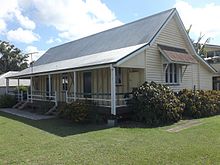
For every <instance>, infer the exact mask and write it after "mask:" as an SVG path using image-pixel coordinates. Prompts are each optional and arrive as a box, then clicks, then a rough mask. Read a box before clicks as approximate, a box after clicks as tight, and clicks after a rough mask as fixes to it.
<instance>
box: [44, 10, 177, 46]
mask: <svg viewBox="0 0 220 165" xmlns="http://www.w3.org/2000/svg"><path fill="white" fill-rule="evenodd" d="M174 10H176V8H171V9H168V10H165V11H162V12H159V13H155V14H153V15H150V16H146V17H143V18H140V19H138V20H135V21H132V22H129V23H126V24H123V25H120V26H116V27H113V28H110V29H107V30H104V31H100V32H97V33H94V34H91V35H88V36H85V37H82V38H78V39H76V40H73V41H69V42H66V43H63V44H61V45H57V46H54V47H51V48H49V49H53V48H57V47H60V46H63V45H66V44H69V43H74V42H77V41H79V40H83V39H86V38H89V37H91V36H95V35H98V34H101V33H105V32H108V31H112V30H114V29H117V28H121V27H124V26H127V25H130V24H134V23H137V22H140V21H143V20H145V19H148V18H151V17H155V16H157V15H161V14H163V13H167V12H170V13H172V12H173V11H174ZM166 21H167V19H166ZM166 21H165V22H166ZM162 26H163V25H162ZM49 49H48V50H49Z"/></svg>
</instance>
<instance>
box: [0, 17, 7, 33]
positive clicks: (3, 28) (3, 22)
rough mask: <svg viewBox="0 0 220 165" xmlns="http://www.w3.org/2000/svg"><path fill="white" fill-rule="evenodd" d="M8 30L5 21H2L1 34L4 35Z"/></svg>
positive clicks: (0, 25) (0, 23)
mask: <svg viewBox="0 0 220 165" xmlns="http://www.w3.org/2000/svg"><path fill="white" fill-rule="evenodd" d="M6 29H7V25H6V23H5V21H4V20H3V19H0V34H2V33H4V32H5V31H6Z"/></svg>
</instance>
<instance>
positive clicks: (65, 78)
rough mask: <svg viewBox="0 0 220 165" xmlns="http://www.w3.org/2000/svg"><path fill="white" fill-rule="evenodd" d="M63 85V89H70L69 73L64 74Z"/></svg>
mask: <svg viewBox="0 0 220 165" xmlns="http://www.w3.org/2000/svg"><path fill="white" fill-rule="evenodd" d="M62 86H63V90H64V91H67V89H68V76H67V74H63V77H62Z"/></svg>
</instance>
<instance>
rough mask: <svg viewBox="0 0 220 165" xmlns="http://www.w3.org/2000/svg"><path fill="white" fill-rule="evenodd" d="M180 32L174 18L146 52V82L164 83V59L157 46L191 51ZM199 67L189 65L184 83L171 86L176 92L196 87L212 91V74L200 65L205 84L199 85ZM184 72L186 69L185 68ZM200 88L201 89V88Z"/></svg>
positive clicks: (201, 77) (201, 76)
mask: <svg viewBox="0 0 220 165" xmlns="http://www.w3.org/2000/svg"><path fill="white" fill-rule="evenodd" d="M182 34H183V33H181V32H180V31H179V28H178V25H177V23H176V22H175V18H172V19H171V20H170V21H169V22H168V23H167V24H166V26H165V27H164V29H162V31H161V33H160V34H159V36H158V37H157V38H156V39H155V41H154V42H153V44H152V45H151V46H150V47H149V48H148V49H147V50H146V75H145V76H146V81H148V82H150V81H155V82H157V83H164V81H163V80H164V73H163V68H162V67H163V64H162V57H161V55H160V52H159V50H158V47H157V44H163V45H169V46H173V47H179V48H184V49H186V50H189V48H188V46H187V45H188V44H187V43H186V41H185V39H184V37H183V35H182ZM198 65H200V64H192V65H188V67H187V69H186V71H185V73H184V76H183V79H182V82H180V85H177V86H170V88H171V89H173V90H174V91H179V90H181V89H184V88H187V89H193V87H194V85H195V86H196V88H197V89H212V78H211V77H212V74H211V73H210V72H209V71H207V70H206V69H205V68H204V67H203V66H201V65H200V67H199V68H200V79H202V81H203V82H200V83H199V76H198V74H199V73H198ZM183 70H184V67H183ZM199 86H200V87H199Z"/></svg>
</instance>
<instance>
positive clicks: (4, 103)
mask: <svg viewBox="0 0 220 165" xmlns="http://www.w3.org/2000/svg"><path fill="white" fill-rule="evenodd" d="M15 104H16V98H15V96H11V95H2V96H0V108H11V107H13V106H14V105H15Z"/></svg>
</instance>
